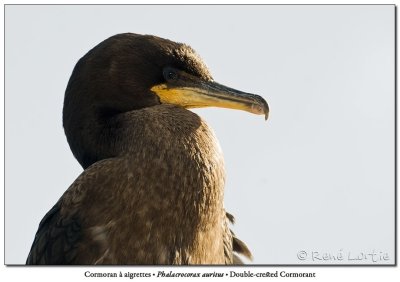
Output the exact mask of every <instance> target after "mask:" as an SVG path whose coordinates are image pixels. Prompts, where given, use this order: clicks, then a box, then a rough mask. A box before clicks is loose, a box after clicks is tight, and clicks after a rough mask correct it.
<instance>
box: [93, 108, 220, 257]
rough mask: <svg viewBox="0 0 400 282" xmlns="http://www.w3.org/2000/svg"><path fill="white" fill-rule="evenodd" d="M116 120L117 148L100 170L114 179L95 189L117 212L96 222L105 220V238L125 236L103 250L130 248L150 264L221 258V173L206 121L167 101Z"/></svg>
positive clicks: (121, 254)
mask: <svg viewBox="0 0 400 282" xmlns="http://www.w3.org/2000/svg"><path fill="white" fill-rule="evenodd" d="M120 128H121V131H120V133H119V138H118V140H119V141H118V142H119V143H118V144H117V146H118V147H119V148H120V152H119V155H118V157H116V158H114V159H113V160H109V161H110V162H112V165H108V167H112V170H113V172H107V173H108V174H116V175H118V176H117V177H118V185H117V186H116V185H115V184H113V182H112V181H107V180H106V181H107V182H108V185H104V186H103V187H104V188H102V189H105V190H107V191H102V192H100V191H96V192H95V193H96V195H102V197H105V199H104V200H102V201H103V202H104V203H105V204H107V205H112V203H120V204H119V206H118V207H115V208H114V209H115V211H114V212H113V213H114V214H118V215H119V216H118V219H117V220H111V218H112V216H110V221H108V222H102V223H99V225H101V226H104V225H108V226H112V227H110V229H109V231H108V232H107V234H108V235H107V236H108V238H107V240H111V241H114V239H113V238H118V240H115V241H116V242H115V246H118V245H119V242H124V244H125V245H124V246H120V248H117V249H116V250H109V252H110V253H111V254H114V255H115V252H118V253H119V255H118V257H125V259H126V261H130V260H129V258H130V254H131V253H132V252H133V253H135V259H138V258H141V260H140V261H142V262H143V261H148V263H151V264H152V263H168V264H169V263H205V262H208V263H210V262H213V263H224V257H223V254H224V252H223V247H224V246H223V241H222V238H223V232H224V230H223V226H224V220H225V211H224V208H223V191H224V180H225V173H224V163H223V156H222V152H221V149H220V146H219V144H218V141H217V139H216V137H215V135H214V133H213V131H212V130H211V128H209V127H208V125H207V124H206V123H205V122H204V120H202V119H201V118H200V117H199V116H197V115H196V114H194V113H193V112H190V111H188V110H185V109H183V108H180V107H177V106H172V105H159V106H155V107H149V108H145V109H141V110H137V111H132V112H129V113H125V114H124V115H123V116H122V118H121V119H120ZM95 166H96V164H95ZM91 168H92V167H90V168H89V170H90V169H91ZM107 173H106V174H107ZM93 197H95V196H93ZM92 199H93V198H92ZM121 199H122V200H121ZM121 203H122V204H121ZM111 221H113V222H112V224H110V222H111ZM118 226H119V227H121V226H124V228H118ZM127 226H128V227H129V228H126V227H127ZM119 230H124V232H125V230H126V232H125V233H123V234H121V232H120V231H119ZM215 238H218V240H216V239H215ZM219 239H220V240H219ZM128 250H129V251H128ZM144 250H147V251H146V252H145V251H144ZM206 250H207V252H206ZM132 263H135V261H133V262H132Z"/></svg>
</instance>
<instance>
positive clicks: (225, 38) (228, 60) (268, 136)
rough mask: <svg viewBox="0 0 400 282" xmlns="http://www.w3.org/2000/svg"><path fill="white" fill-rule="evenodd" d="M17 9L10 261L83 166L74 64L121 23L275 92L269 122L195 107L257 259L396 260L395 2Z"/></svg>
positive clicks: (8, 103)
mask: <svg viewBox="0 0 400 282" xmlns="http://www.w3.org/2000/svg"><path fill="white" fill-rule="evenodd" d="M5 17H6V21H5V27H6V28H5V32H6V34H5V48H6V50H5V51H6V53H5V55H6V56H5V91H6V98H5V119H6V120H5V122H6V123H5V142H6V143H5V145H6V147H5V160H6V162H5V188H6V194H5V196H6V197H5V204H6V209H5V212H6V214H5V216H6V217H5V220H6V221H5V235H6V238H5V239H6V241H5V251H6V257H5V259H6V260H5V262H6V263H7V264H23V263H24V262H25V259H26V256H27V254H28V252H29V248H30V245H31V243H32V241H33V238H34V235H35V232H36V229H37V226H38V223H39V221H40V220H41V218H42V217H43V216H44V214H45V213H46V212H47V211H48V210H49V209H50V208H51V207H52V205H53V204H54V203H55V202H56V201H57V199H58V198H59V197H60V196H61V195H62V193H63V192H64V191H65V189H67V187H68V186H69V185H70V184H71V183H72V182H73V181H74V179H75V178H76V177H77V176H78V175H79V173H80V172H81V168H80V166H79V164H78V163H77V161H76V160H75V159H74V158H73V156H72V153H71V152H70V150H69V147H68V144H67V142H66V140H65V136H64V133H63V129H62V122H61V111H62V103H63V95H64V91H65V87H66V84H67V81H68V78H69V76H70V74H71V71H72V68H73V66H74V65H75V63H76V61H77V60H78V59H79V58H80V57H81V56H83V55H84V54H85V52H87V51H88V50H89V49H90V48H92V47H93V46H95V45H96V44H97V43H99V42H100V41H102V40H104V39H105V38H107V37H109V36H111V35H114V34H116V33H121V32H135V33H142V34H154V35H158V36H161V37H165V38H168V39H171V40H175V41H179V42H185V43H188V44H190V45H191V46H192V47H193V48H194V49H196V50H197V51H198V53H199V54H200V55H201V56H202V57H203V59H204V60H205V62H206V63H207V65H208V66H209V68H210V69H211V72H212V73H213V75H214V79H215V80H216V81H218V82H220V83H223V84H226V85H228V86H231V87H234V88H237V89H240V90H243V91H246V92H252V93H257V94H260V95H262V96H263V97H264V98H265V99H266V100H267V101H268V102H269V104H270V109H271V113H270V119H269V120H268V121H267V122H264V121H263V118H262V117H260V116H253V115H250V114H248V113H244V112H238V111H230V110H224V109H204V110H197V111H196V112H198V113H199V114H200V115H201V116H202V117H204V118H205V119H206V120H207V121H208V122H209V124H210V125H211V126H212V127H213V128H214V129H215V131H216V134H217V136H218V138H219V140H220V143H221V146H222V149H223V151H224V154H225V160H226V166H227V186H226V197H225V205H226V208H227V210H228V211H230V212H231V213H233V214H234V215H235V216H236V218H237V224H236V225H235V227H234V230H235V233H236V234H237V235H238V236H239V237H240V238H241V239H242V240H243V241H245V242H246V243H247V244H248V245H249V247H250V248H251V250H252V251H253V255H254V261H253V263H255V264H297V263H310V264H312V263H315V262H316V261H313V260H312V259H311V258H310V257H307V258H306V259H305V260H303V261H300V260H299V259H298V257H297V254H298V252H299V251H306V252H307V254H311V253H312V252H313V251H314V252H319V253H329V254H332V255H337V254H338V252H343V253H344V254H345V255H346V257H348V254H350V255H351V256H352V257H354V256H357V255H358V254H359V253H360V252H366V253H369V252H371V251H376V252H377V253H378V254H379V253H380V252H382V253H388V256H389V258H390V260H389V261H388V262H389V263H393V262H394V7H393V6H50V7H49V6H8V7H6V14H5ZM317 262H320V261H317ZM337 262H338V261H332V260H327V261H325V263H337ZM341 263H354V261H349V260H348V259H345V260H344V261H341ZM360 263H371V260H368V259H367V260H361V261H360ZM378 263H379V262H378ZM381 263H382V261H381Z"/></svg>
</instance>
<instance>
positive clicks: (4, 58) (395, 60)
mask: <svg viewBox="0 0 400 282" xmlns="http://www.w3.org/2000/svg"><path fill="white" fill-rule="evenodd" d="M6 6H394V212H395V214H394V263H393V264H309V263H307V264H302V263H299V264H244V265H214V264H202V265H37V266H33V265H30V266H27V265H24V264H6V263H5V261H6V236H5V233H6V231H5V222H6V188H5V184H6V182H5V178H6V173H5V167H6V157H5V154H6V137H5V135H6V134H5V133H6V132H5V131H6V80H5V76H6V43H5V41H6ZM3 11H4V12H3V13H4V27H3V29H4V30H3V32H4V33H3V34H4V37H3V39H4V43H3V48H4V50H3V61H4V65H3V71H4V74H3V79H4V85H3V91H4V97H3V101H4V148H3V149H4V160H3V163H4V234H3V235H4V239H3V240H4V254H3V256H4V264H3V265H5V266H6V267H28V268H30V267H63V268H68V267H82V268H83V267H85V268H87V267H146V268H147V267H152V268H153V267H157V268H162V267H171V268H176V267H178V268H179V267H182V266H184V267H190V268H193V267H215V268H226V267H228V268H235V267H245V268H249V267H276V268H281V267H317V268H324V267H385V268H387V267H397V5H396V4H204V3H203V4H121V3H119V4H118V3H117V4H21V3H18V4H3ZM155 271H157V270H155Z"/></svg>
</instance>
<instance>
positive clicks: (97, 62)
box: [63, 33, 269, 167]
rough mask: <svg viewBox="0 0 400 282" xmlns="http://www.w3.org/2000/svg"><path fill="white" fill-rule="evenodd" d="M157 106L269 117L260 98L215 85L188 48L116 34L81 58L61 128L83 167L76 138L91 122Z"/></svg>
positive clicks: (206, 69)
mask: <svg viewBox="0 0 400 282" xmlns="http://www.w3.org/2000/svg"><path fill="white" fill-rule="evenodd" d="M159 104H173V105H177V106H180V107H183V108H186V109H190V108H199V107H213V106H214V107H223V108H231V109H239V110H244V111H248V112H250V113H254V114H262V115H265V117H266V118H267V117H268V113H269V109H268V104H267V102H266V101H265V100H264V99H263V98H262V97H261V96H258V95H254V94H249V93H245V92H241V91H238V90H235V89H232V88H229V87H226V86H224V85H221V84H218V83H216V82H215V81H214V80H213V78H212V76H211V74H210V72H209V70H208V68H207V67H206V65H205V64H204V63H203V61H202V60H201V58H200V57H199V56H198V55H197V53H196V52H195V51H194V50H193V49H192V48H191V47H190V46H188V45H186V44H181V43H176V42H173V41H170V40H167V39H163V38H160V37H156V36H151V35H139V34H133V33H124V34H118V35H115V36H112V37H110V38H108V39H106V40H104V41H103V42H101V43H99V44H98V45H97V46H95V47H94V48H93V49H91V50H90V51H89V52H88V53H87V54H86V55H84V56H83V57H82V58H81V59H80V60H79V61H78V63H77V64H76V66H75V68H74V70H73V72H72V75H71V78H70V80H69V82H68V86H67V89H66V92H65V98H64V110H63V124H64V129H65V132H66V135H67V139H68V142H69V144H70V146H71V149H72V151H73V152H74V155H75V156H76V157H77V159H78V160H79V161H80V163H81V164H82V165H83V166H84V167H86V166H87V165H88V164H90V163H91V162H92V161H82V160H80V159H82V157H80V155H82V154H84V153H83V152H80V151H83V150H85V149H84V148H81V147H82V145H81V144H80V143H82V142H83V141H79V140H77V139H79V138H77V135H79V134H81V135H85V136H87V135H89V134H88V132H90V131H91V130H92V131H93V130H94V129H92V127H93V124H95V122H93V121H94V120H95V121H97V123H99V121H100V123H102V124H105V123H106V121H107V120H108V119H109V118H110V117H113V116H115V115H118V114H120V113H124V112H128V111H133V110H138V109H143V108H147V107H153V106H157V105H159ZM85 123H86V124H85ZM77 132H80V133H77ZM88 138H89V137H88ZM92 138H93V136H92ZM85 142H86V143H90V142H89V141H85ZM72 143H73V144H72ZM76 144H78V145H76ZM88 146H90V145H89V144H88V145H87V147H88ZM86 150H87V149H86Z"/></svg>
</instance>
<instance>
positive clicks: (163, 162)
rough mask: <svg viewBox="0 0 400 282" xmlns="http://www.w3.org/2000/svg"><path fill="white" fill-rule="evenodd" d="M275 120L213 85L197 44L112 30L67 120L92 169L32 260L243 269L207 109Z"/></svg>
mask: <svg viewBox="0 0 400 282" xmlns="http://www.w3.org/2000/svg"><path fill="white" fill-rule="evenodd" d="M208 106H216V107H225V108H232V109H240V110H245V111H248V112H251V113H255V114H263V115H265V117H267V116H268V112H269V109H268V104H267V103H266V101H265V100H264V99H263V98H262V97H260V96H257V95H253V94H248V93H244V92H240V91H238V90H234V89H232V88H228V87H226V86H223V85H221V84H218V83H216V82H214V81H213V79H212V76H211V74H210V72H209V71H208V69H207V67H206V65H205V64H204V63H203V62H202V60H201V59H200V57H199V56H198V55H197V54H196V53H195V51H194V50H193V49H192V48H191V47H189V46H188V45H185V44H181V43H176V42H172V41H170V40H167V39H163V38H159V37H156V36H150V35H139V34H133V33H125V34H118V35H115V36H112V37H110V38H108V39H106V40H104V41H103V42H101V43H100V44H98V45H97V46H96V47H94V48H93V49H92V50H90V51H89V52H88V53H87V54H86V55H85V56H83V57H82V58H81V59H80V60H79V61H78V63H77V64H76V66H75V68H74V70H73V72H72V75H71V78H70V80H69V82H68V86H67V89H66V92H65V99H64V109H63V125H64V129H65V134H66V136H67V140H68V143H69V145H70V148H71V150H72V152H73V154H74V156H75V157H76V159H77V160H78V161H79V163H80V164H81V165H82V167H83V168H84V171H83V172H82V174H81V175H80V176H79V177H78V178H77V179H76V180H75V182H74V183H73V184H72V185H71V186H70V187H69V188H68V190H67V191H66V192H65V193H64V194H63V196H62V197H61V198H60V199H59V201H58V202H57V203H56V204H55V205H54V207H53V208H52V209H51V210H50V211H49V212H48V213H47V214H46V215H45V216H44V218H43V219H42V221H41V222H40V225H39V229H38V231H37V233H36V236H35V239H34V242H33V244H32V247H31V250H30V253H29V255H28V258H27V262H26V263H27V264H58V265H61V264H235V263H240V262H241V261H240V259H239V258H238V256H237V254H242V255H244V256H247V257H249V258H251V253H250V251H249V250H248V248H247V247H246V245H245V244H244V243H243V242H242V241H240V240H239V239H238V238H236V237H235V235H234V234H233V232H232V231H231V230H230V229H229V227H228V224H229V221H231V222H232V223H233V217H232V216H231V215H230V214H229V213H226V212H225V210H224V207H223V194H224V180H225V172H224V163H223V156H222V152H221V149H220V146H219V144H218V141H217V138H216V137H215V135H214V132H213V131H212V130H211V128H210V127H209V126H208V125H207V124H206V122H205V121H204V120H202V119H201V118H200V117H199V116H198V115H197V114H195V113H193V112H191V111H189V110H187V109H189V108H196V107H208Z"/></svg>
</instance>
